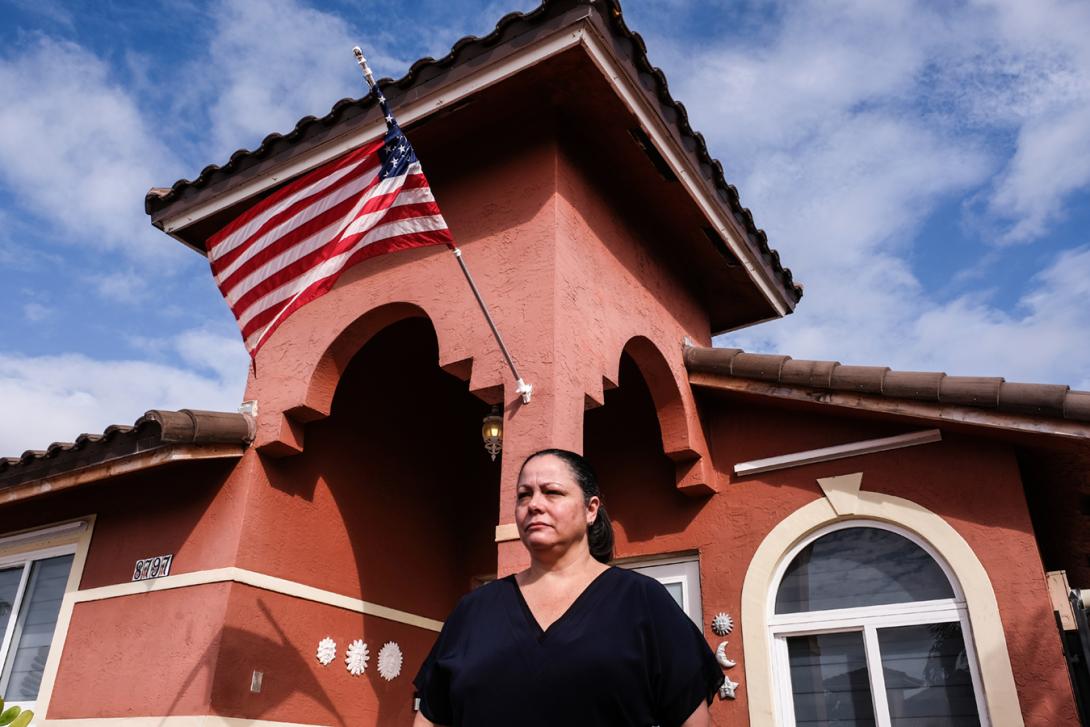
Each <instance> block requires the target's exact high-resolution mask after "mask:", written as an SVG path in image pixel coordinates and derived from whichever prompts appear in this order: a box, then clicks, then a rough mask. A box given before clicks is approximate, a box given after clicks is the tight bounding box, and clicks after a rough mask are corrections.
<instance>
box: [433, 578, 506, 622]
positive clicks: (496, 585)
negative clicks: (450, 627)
mask: <svg viewBox="0 0 1090 727" xmlns="http://www.w3.org/2000/svg"><path fill="white" fill-rule="evenodd" d="M513 586H514V581H513V580H512V578H511V577H510V576H509V577H507V578H497V579H495V580H493V581H489V582H488V583H485V584H483V585H480V586H477V587H476V588H474V589H473V590H472V591H470V592H469V593H467V594H465V595H464V596H462V597H461V598H460V599H459V600H458V603H457V605H455V607H454V610H453V611H452V612H451V614H450V616H449V617H448V618H447V620H448V621H450V620H455V619H464V618H469V617H472V616H473V615H475V614H480V613H491V612H493V611H494V609H496V608H497V607H500V606H502V605H503V604H504V603H505V600H506V599H507V598H509V597H510V595H511V589H512V587H513Z"/></svg>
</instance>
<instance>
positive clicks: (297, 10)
mask: <svg viewBox="0 0 1090 727" xmlns="http://www.w3.org/2000/svg"><path fill="white" fill-rule="evenodd" d="M213 12H214V16H213V19H214V23H215V28H214V34H213V38H212V41H211V45H210V47H209V49H208V54H207V57H205V58H202V59H201V60H200V62H199V65H198V66H196V67H195V68H194V69H193V70H192V73H193V75H194V76H195V80H196V81H197V83H198V84H199V90H200V91H201V94H202V95H204V96H207V95H209V94H210V95H211V98H212V101H211V106H210V108H209V111H208V113H209V116H210V118H211V122H212V128H211V133H210V137H209V145H208V150H209V153H211V154H212V158H213V159H215V160H220V159H224V158H226V155H228V154H230V153H231V152H233V151H235V150H236V149H238V148H248V149H253V148H256V147H257V146H258V144H260V142H261V140H262V139H263V138H264V137H265V136H266V135H268V134H270V133H272V132H274V131H276V132H280V133H287V132H289V131H291V130H292V129H293V128H294V127H295V122H296V121H298V120H299V119H300V118H302V117H303V116H306V115H313V116H323V115H324V114H326V113H327V112H328V111H329V109H330V108H331V107H332V106H333V103H334V102H335V101H337V100H338V99H341V98H345V97H358V96H363V95H364V94H365V91H366V87H365V85H364V83H363V77H362V75H361V74H360V73H359V70H358V68H357V66H356V65H355V60H354V59H353V57H352V47H353V46H354V45H356V44H357V43H358V42H359V36H358V34H357V33H355V32H354V31H353V30H352V29H351V27H350V26H349V24H348V23H347V22H346V21H345V20H344V19H343V18H340V17H339V16H337V15H333V14H330V13H325V12H322V11H320V10H315V9H313V8H310V7H307V6H305V5H303V4H301V3H299V2H295V0H272V1H271V2H266V1H265V0H231V1H230V2H225V3H222V4H219V5H216V6H215V10H214V11H213ZM371 52H373V51H370V49H369V54H370V53H371ZM375 55H376V57H374V58H371V59H370V60H372V62H375V61H378V62H379V63H380V67H381V61H382V60H383V59H384V58H385V56H383V55H381V54H379V53H376V54H375ZM209 69H215V72H214V73H209ZM205 83H207V85H206V86H205V85H201V84H205ZM203 102H204V99H199V100H198V103H203Z"/></svg>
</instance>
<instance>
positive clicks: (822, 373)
mask: <svg viewBox="0 0 1090 727" xmlns="http://www.w3.org/2000/svg"><path fill="white" fill-rule="evenodd" d="M684 360H685V366H686V368H687V369H688V371H689V374H690V378H691V380H693V381H694V382H696V381H699V382H701V385H704V386H713V387H715V386H717V385H718V384H717V383H716V382H717V381H718V380H722V381H723V382H727V383H726V388H733V389H736V390H738V389H744V388H745V386H743V385H741V384H739V385H737V386H736V385H735V384H729V382H731V381H738V382H744V381H746V380H749V381H760V382H770V383H774V384H776V385H778V386H781V387H783V388H782V389H780V390H779V391H780V392H788V391H790V390H791V388H790V387H795V388H797V389H798V390H799V392H800V393H799V396H800V397H801V398H804V399H808V400H813V399H815V394H819V393H820V392H846V393H856V394H864V395H866V396H865V397H859V402H860V403H858V407H859V408H865V407H866V405H865V404H864V403H862V402H863V400H864V399H867V400H874V401H877V400H893V401H903V402H921V403H922V404H927V405H933V407H934V411H936V412H937V411H939V410H941V409H942V408H943V407H946V406H950V407H965V408H966V409H965V410H966V411H969V410H972V409H986V410H992V411H996V412H998V414H997V415H996V416H1002V415H1004V414H1006V415H1010V416H1011V417H1014V418H1018V419H1020V420H1021V421H1042V422H1045V421H1048V420H1054V421H1058V420H1066V421H1069V422H1080V423H1081V422H1090V392H1088V391H1075V390H1072V389H1070V388H1069V387H1067V386H1063V385H1056V384H1023V383H1015V382H1005V381H1004V379H1002V378H1000V377H982V376H948V375H947V374H945V373H942V372H926V371H894V370H891V369H889V368H887V367H884V366H844V365H841V364H838V363H836V362H832V361H813V360H807V359H793V358H791V357H789V356H782V355H772V354H752V353H747V352H745V351H742V350H741V349H737V348H733V349H717V348H708V347H700V346H688V347H686V349H685V355H684ZM777 367H778V374H777V375H776V376H773V375H772V372H773V371H774V370H776V369H777ZM708 377H712V378H708ZM761 390H762V391H763V392H765V393H766V394H767V393H769V392H774V391H776V390H775V389H771V388H768V387H764V388H762V389H761ZM845 401H849V402H850V401H853V399H851V398H849V399H845ZM845 405H846V406H853V404H851V403H847V404H845ZM1026 417H1029V419H1026ZM1046 429H1047V427H1046ZM1080 436H1082V435H1080Z"/></svg>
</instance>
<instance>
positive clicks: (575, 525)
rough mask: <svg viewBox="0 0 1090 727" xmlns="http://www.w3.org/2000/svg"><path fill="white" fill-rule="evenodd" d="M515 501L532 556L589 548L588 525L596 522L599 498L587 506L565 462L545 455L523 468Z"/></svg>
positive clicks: (521, 534) (522, 535)
mask: <svg viewBox="0 0 1090 727" xmlns="http://www.w3.org/2000/svg"><path fill="white" fill-rule="evenodd" d="M516 498H517V500H516V502H515V524H516V526H517V527H518V531H519V537H520V538H521V539H522V542H523V544H524V545H525V546H526V547H527V549H529V550H530V552H531V553H534V552H538V553H541V552H543V551H558V553H563V552H566V551H567V550H568V549H569V548H570V547H571V546H572V545H574V544H576V543H580V542H582V543H583V544H584V547H586V545H585V541H586V536H587V526H588V525H590V524H591V523H593V522H594V518H595V516H596V515H597V512H598V504H599V499H598V498H597V497H592V498H590V503H588V504H584V502H583V490H582V489H581V488H580V487H579V483H578V482H576V481H575V476H574V475H572V471H571V469H570V468H569V467H568V465H567V463H565V462H564V460H562V459H560V458H559V457H556V456H555V455H551V454H545V455H542V456H540V457H534V458H533V459H532V460H530V461H529V462H527V463H526V466H525V467H523V468H522V474H521V475H520V476H519V482H518V489H517V491H516Z"/></svg>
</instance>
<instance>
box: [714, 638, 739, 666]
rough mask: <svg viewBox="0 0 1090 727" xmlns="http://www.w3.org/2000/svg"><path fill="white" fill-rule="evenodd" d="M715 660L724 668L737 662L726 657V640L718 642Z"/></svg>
mask: <svg viewBox="0 0 1090 727" xmlns="http://www.w3.org/2000/svg"><path fill="white" fill-rule="evenodd" d="M715 660H716V661H718V662H719V666H721V667H723V668H724V669H730V668H731V667H732V666H734V665H736V664H737V663H738V662H736V661H734V659H728V658H727V642H726V641H724V642H723V643H721V644H719V648H718V649H716V650H715Z"/></svg>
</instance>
